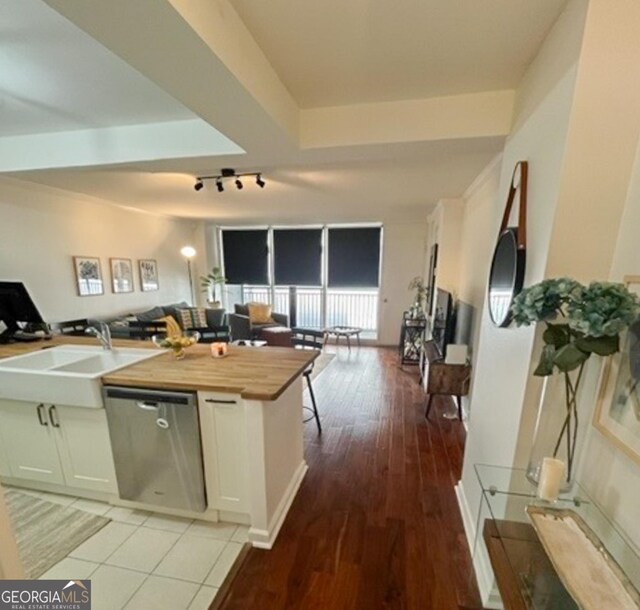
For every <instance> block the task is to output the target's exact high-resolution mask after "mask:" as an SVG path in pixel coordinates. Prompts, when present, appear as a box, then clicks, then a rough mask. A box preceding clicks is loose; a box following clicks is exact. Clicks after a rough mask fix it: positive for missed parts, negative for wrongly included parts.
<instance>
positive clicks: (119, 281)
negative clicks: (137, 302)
mask: <svg viewBox="0 0 640 610" xmlns="http://www.w3.org/2000/svg"><path fill="white" fill-rule="evenodd" d="M109 264H110V265H111V288H112V290H113V292H114V293H116V294H120V293H123V292H133V265H132V264H131V259H130V258H110V259H109Z"/></svg>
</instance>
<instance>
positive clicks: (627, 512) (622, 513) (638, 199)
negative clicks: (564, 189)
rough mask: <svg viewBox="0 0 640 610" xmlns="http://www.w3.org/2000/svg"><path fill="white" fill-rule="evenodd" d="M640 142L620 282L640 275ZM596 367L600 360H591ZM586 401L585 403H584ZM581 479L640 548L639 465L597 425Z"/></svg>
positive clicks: (618, 265) (616, 274) (619, 255)
mask: <svg viewBox="0 0 640 610" xmlns="http://www.w3.org/2000/svg"><path fill="white" fill-rule="evenodd" d="M638 227H640V141H639V145H638V148H637V153H636V162H635V167H634V173H633V178H632V181H631V185H630V188H629V194H628V197H627V204H626V206H625V211H624V216H623V220H622V223H621V225H620V233H619V237H618V243H617V247H616V250H615V255H614V260H613V265H612V268H611V276H610V279H611V280H612V281H616V282H621V281H622V280H623V278H624V276H625V275H640V249H639V248H638ZM592 364H593V365H594V367H593V368H597V363H596V362H594V363H592ZM593 397H594V396H593V394H592V395H591V397H588V398H587V400H585V401H584V403H583V404H581V405H580V407H581V408H582V409H586V410H585V411H583V412H584V413H585V415H584V420H585V421H590V419H591V416H592V415H591V412H592V411H593V407H594V405H595V401H594V400H593ZM585 403H586V404H585ZM587 434H588V436H587V438H586V439H585V445H584V449H583V456H584V457H583V459H582V463H581V468H580V473H579V475H578V478H579V480H580V482H581V483H582V484H583V485H584V486H585V487H586V488H587V489H588V491H589V492H590V493H591V494H592V495H593V497H594V499H595V500H596V502H598V503H599V504H600V505H601V506H602V507H603V508H604V510H605V511H606V512H607V514H608V515H610V516H611V518H613V519H614V521H616V523H618V525H619V526H620V527H622V529H623V530H624V531H625V532H626V534H627V535H628V536H629V538H630V539H631V540H632V541H633V542H634V543H635V545H636V546H637V547H638V548H639V549H640V522H638V512H639V511H638V506H639V505H640V464H637V463H636V462H634V461H633V460H631V459H630V458H628V457H627V456H626V455H625V454H624V453H623V452H622V451H620V450H618V449H617V448H616V447H615V446H614V445H613V444H612V443H611V442H610V441H609V440H608V439H607V438H605V437H604V436H603V435H602V434H601V433H600V432H599V431H598V430H596V428H594V427H593V426H591V425H589V426H588V428H587Z"/></svg>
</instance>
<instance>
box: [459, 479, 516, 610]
mask: <svg viewBox="0 0 640 610" xmlns="http://www.w3.org/2000/svg"><path fill="white" fill-rule="evenodd" d="M454 489H455V492H456V499H457V500H458V507H459V509H460V514H461V515H462V524H463V526H464V533H465V536H466V538H467V544H468V545H469V553H470V554H471V561H472V564H473V571H474V572H475V575H476V582H477V583H478V589H479V591H480V599H482V603H483V606H484V607H485V608H487V609H495V610H501V609H502V608H504V606H503V604H502V600H501V599H500V595H499V593H498V592H497V591H496V588H495V579H494V577H493V570H492V569H491V566H490V565H489V559H488V557H487V556H485V553H483V552H481V551H480V549H478V550H477V551H476V549H475V541H476V522H475V519H474V516H473V513H472V512H471V508H470V507H469V502H468V500H467V496H466V494H465V492H464V487H463V485H462V481H458V484H457V485H456V486H455V487H454Z"/></svg>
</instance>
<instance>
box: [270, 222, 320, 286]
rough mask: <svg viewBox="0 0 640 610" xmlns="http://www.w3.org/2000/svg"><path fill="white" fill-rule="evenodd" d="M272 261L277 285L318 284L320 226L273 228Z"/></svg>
mask: <svg viewBox="0 0 640 610" xmlns="http://www.w3.org/2000/svg"><path fill="white" fill-rule="evenodd" d="M273 263H274V276H275V277H274V281H275V284H276V285H278V286H320V285H321V284H322V271H321V270H322V229H275V230H274V231H273Z"/></svg>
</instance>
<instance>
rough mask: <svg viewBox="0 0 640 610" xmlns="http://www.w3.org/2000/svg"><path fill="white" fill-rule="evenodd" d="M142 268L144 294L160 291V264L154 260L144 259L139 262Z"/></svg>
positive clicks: (141, 284) (141, 280)
mask: <svg viewBox="0 0 640 610" xmlns="http://www.w3.org/2000/svg"><path fill="white" fill-rule="evenodd" d="M138 265H139V267H140V287H141V288H142V290H143V291H144V292H150V291H151V290H158V288H159V287H160V284H159V282H158V263H157V262H156V261H155V260H154V259H152V258H143V259H140V260H139V261H138Z"/></svg>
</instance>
